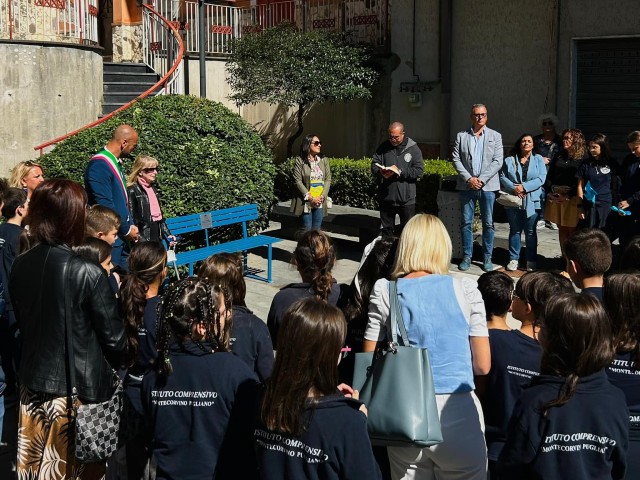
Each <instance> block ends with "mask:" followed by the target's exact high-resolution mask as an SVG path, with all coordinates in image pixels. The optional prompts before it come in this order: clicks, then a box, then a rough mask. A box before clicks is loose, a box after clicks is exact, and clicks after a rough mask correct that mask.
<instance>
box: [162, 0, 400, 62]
mask: <svg viewBox="0 0 640 480" xmlns="http://www.w3.org/2000/svg"><path fill="white" fill-rule="evenodd" d="M155 1H156V8H157V10H158V11H159V12H161V13H162V14H164V15H165V16H166V17H167V18H170V19H171V20H173V21H175V22H176V23H177V24H178V25H180V28H181V30H182V31H183V33H184V39H185V45H186V50H187V51H188V52H199V51H200V45H199V41H198V39H199V37H198V2H195V1H192V0H185V1H179V0H155ZM387 4H388V0H315V1H314V2H309V1H304V0H285V1H275V2H269V3H267V4H261V5H256V6H252V7H246V8H240V7H232V6H226V5H211V4H207V5H206V6H205V16H206V22H205V25H206V28H207V32H206V35H205V41H206V44H205V51H206V52H207V53H209V54H218V55H220V54H222V55H224V54H227V53H229V43H230V40H231V39H232V38H239V37H241V36H242V35H243V34H246V33H249V32H255V31H260V30H262V29H265V28H269V27H272V26H274V25H278V24H280V23H284V22H287V23H293V24H295V25H297V26H298V28H300V29H301V30H306V31H309V30H321V31H329V30H330V31H337V32H343V33H345V34H346V35H347V37H348V38H349V39H350V40H351V41H353V42H362V43H369V44H372V45H374V46H379V47H384V46H386V42H387Z"/></svg>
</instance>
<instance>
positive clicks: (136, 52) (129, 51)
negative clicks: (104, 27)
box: [112, 24, 142, 63]
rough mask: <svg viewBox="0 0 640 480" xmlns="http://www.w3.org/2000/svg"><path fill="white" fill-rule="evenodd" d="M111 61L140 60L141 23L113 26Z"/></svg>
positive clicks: (136, 61)
mask: <svg viewBox="0 0 640 480" xmlns="http://www.w3.org/2000/svg"><path fill="white" fill-rule="evenodd" d="M112 32H113V36H112V41H113V47H112V48H113V61H114V62H118V63H121V62H133V63H138V62H142V24H139V25H114V26H113V30H112Z"/></svg>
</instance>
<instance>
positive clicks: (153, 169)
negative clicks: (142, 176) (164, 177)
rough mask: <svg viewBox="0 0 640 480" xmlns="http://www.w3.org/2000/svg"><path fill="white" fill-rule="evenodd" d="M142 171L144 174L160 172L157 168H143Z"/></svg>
mask: <svg viewBox="0 0 640 480" xmlns="http://www.w3.org/2000/svg"><path fill="white" fill-rule="evenodd" d="M142 171H143V172H144V173H151V172H156V173H158V172H160V169H159V168H158V167H149V168H143V169H142Z"/></svg>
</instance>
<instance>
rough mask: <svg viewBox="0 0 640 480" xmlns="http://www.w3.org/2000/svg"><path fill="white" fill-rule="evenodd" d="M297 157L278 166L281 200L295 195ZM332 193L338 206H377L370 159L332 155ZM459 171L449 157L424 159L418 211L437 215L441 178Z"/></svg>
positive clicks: (376, 185) (277, 191) (374, 208)
mask: <svg viewBox="0 0 640 480" xmlns="http://www.w3.org/2000/svg"><path fill="white" fill-rule="evenodd" d="M294 163H295V159H294V158H290V159H289V160H287V161H286V162H284V163H282V164H280V165H278V172H277V175H276V183H275V194H276V196H277V197H278V199H279V200H281V201H282V200H288V199H290V198H292V197H293V196H294V195H295V185H294V181H293V165H294ZM329 166H330V168H331V192H330V193H329V195H330V196H331V198H332V200H333V202H334V203H335V204H337V205H345V206H350V207H357V208H367V209H370V210H377V209H378V184H377V182H376V180H375V177H374V176H373V175H372V174H371V159H370V158H363V159H360V160H354V159H351V158H330V159H329ZM455 174H456V171H455V169H454V168H453V165H452V164H451V162H449V161H447V160H425V162H424V176H423V177H422V179H420V180H419V181H418V184H417V211H419V212H426V213H432V214H434V215H437V213H438V205H437V195H438V189H439V188H440V180H441V178H442V177H444V176H447V175H455Z"/></svg>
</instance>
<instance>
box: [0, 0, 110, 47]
mask: <svg viewBox="0 0 640 480" xmlns="http://www.w3.org/2000/svg"><path fill="white" fill-rule="evenodd" d="M0 38H2V39H9V40H30V41H40V42H63V43H79V44H83V45H97V43H98V7H97V0H0Z"/></svg>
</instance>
